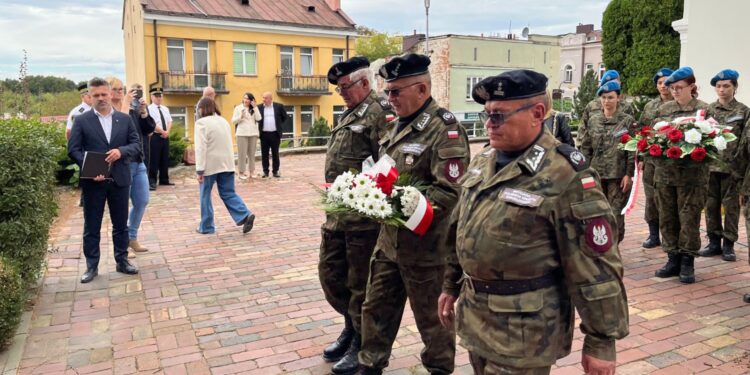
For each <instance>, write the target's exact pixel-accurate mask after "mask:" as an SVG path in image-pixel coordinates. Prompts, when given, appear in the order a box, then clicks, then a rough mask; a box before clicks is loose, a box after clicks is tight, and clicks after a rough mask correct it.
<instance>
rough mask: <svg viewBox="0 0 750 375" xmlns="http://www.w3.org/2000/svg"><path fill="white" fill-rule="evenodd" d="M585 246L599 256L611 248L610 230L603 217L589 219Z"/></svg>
mask: <svg viewBox="0 0 750 375" xmlns="http://www.w3.org/2000/svg"><path fill="white" fill-rule="evenodd" d="M586 244H587V245H589V247H590V248H591V249H592V250H594V251H595V252H597V253H599V254H604V253H606V252H607V251H609V249H610V248H611V247H612V229H611V228H610V227H609V222H608V221H607V220H606V219H605V218H604V217H601V216H600V217H596V218H593V219H591V221H589V223H588V224H587V225H586Z"/></svg>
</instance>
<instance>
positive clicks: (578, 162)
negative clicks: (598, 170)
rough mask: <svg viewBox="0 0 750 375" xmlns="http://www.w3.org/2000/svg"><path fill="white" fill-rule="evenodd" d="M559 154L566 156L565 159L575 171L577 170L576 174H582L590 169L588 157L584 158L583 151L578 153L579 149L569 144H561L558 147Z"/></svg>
mask: <svg viewBox="0 0 750 375" xmlns="http://www.w3.org/2000/svg"><path fill="white" fill-rule="evenodd" d="M557 152H559V153H560V155H562V156H564V157H565V159H567V160H568V162H569V163H570V165H572V166H573V169H575V170H576V172H580V171H582V170H584V169H586V168H588V167H589V163H588V161H587V160H586V157H585V156H583V154H582V153H581V151H578V149H577V148H575V147H573V146H571V145H569V144H567V143H561V144H560V145H559V146H557Z"/></svg>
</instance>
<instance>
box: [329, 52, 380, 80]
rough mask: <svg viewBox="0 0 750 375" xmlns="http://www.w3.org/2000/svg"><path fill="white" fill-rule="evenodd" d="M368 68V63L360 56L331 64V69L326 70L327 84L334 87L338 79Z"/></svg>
mask: <svg viewBox="0 0 750 375" xmlns="http://www.w3.org/2000/svg"><path fill="white" fill-rule="evenodd" d="M369 66H370V61H369V60H367V58H366V57H362V56H354V57H352V58H351V59H349V60H346V61H342V62H340V63H336V64H333V66H332V67H331V69H328V82H330V83H331V84H332V85H335V84H337V83H338V81H339V78H341V77H343V76H346V75H349V74H351V73H353V72H356V71H357V70H360V69H364V68H367V67H369Z"/></svg>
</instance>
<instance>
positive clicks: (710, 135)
mask: <svg viewBox="0 0 750 375" xmlns="http://www.w3.org/2000/svg"><path fill="white" fill-rule="evenodd" d="M708 137H709V138H713V137H716V130H714V131H712V132H711V133H709V134H708Z"/></svg>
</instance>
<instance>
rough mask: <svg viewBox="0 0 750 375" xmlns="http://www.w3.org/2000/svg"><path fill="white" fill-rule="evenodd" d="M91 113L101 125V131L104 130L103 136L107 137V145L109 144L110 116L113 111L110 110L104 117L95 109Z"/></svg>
mask: <svg viewBox="0 0 750 375" xmlns="http://www.w3.org/2000/svg"><path fill="white" fill-rule="evenodd" d="M93 111H94V113H96V117H98V118H99V123H100V124H102V130H104V136H105V137H107V143H109V141H110V139H111V138H112V114H113V113H115V109H114V108H112V109H111V110H110V111H109V114H108V115H106V116H104V115H102V114H101V113H99V111H97V110H96V109H93Z"/></svg>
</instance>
